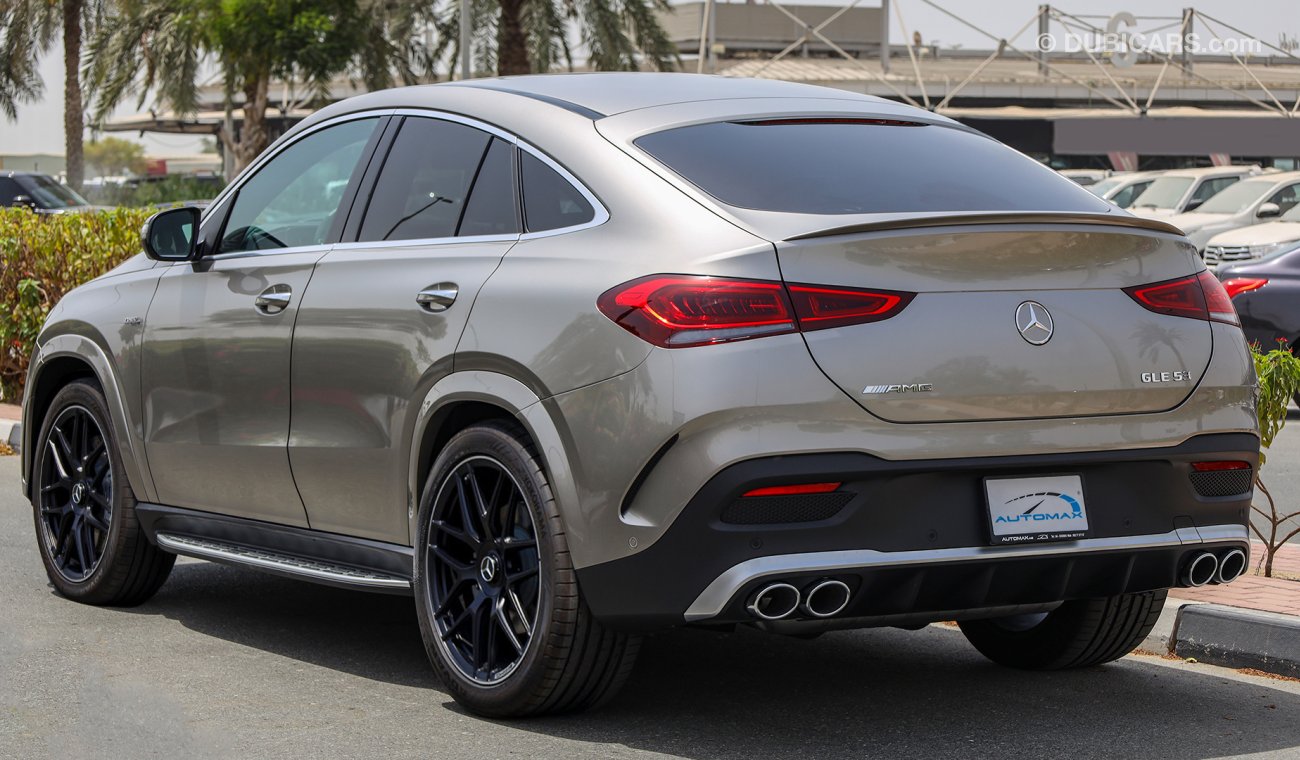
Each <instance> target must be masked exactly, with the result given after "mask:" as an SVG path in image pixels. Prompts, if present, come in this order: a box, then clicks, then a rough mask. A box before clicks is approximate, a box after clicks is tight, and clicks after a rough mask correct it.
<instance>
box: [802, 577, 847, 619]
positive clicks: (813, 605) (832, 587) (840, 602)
mask: <svg viewBox="0 0 1300 760" xmlns="http://www.w3.org/2000/svg"><path fill="white" fill-rule="evenodd" d="M849 595H850V594H849V587H848V586H847V585H846V584H845V583H844V582H843V581H836V580H826V581H821V582H819V583H816V584H814V585H813V587H812V588H810V589H808V593H806V594H804V598H803V606H802V609H803V612H804V614H805V615H807V616H808V617H815V618H828V617H831V616H832V615H838V614H840V613H841V612H843V611H844V608H845V607H847V606H849Z"/></svg>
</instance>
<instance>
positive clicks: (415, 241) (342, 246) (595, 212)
mask: <svg viewBox="0 0 1300 760" xmlns="http://www.w3.org/2000/svg"><path fill="white" fill-rule="evenodd" d="M384 116H415V117H419V118H424V119H439V120H442V121H450V122H453V123H456V124H463V125H465V126H467V127H472V128H474V129H480V130H483V131H484V132H487V133H488V134H490V135H492V136H494V137H499V138H501V139H502V140H505V141H506V142H508V143H510V144H511V145H513V146H515V147H517V148H519V149H520V150H524V151H527V152H528V153H529V154H531V155H532V156H534V157H535V158H537V159H538V160H539V161H541V162H542V163H544V164H546V165H547V166H549V167H550V168H551V169H553V170H554V171H555V172H556V173H557V174H559V175H560V176H561V177H563V178H564V180H565V181H566V182H568V183H569V184H570V185H572V186H573V188H574V189H575V190H577V191H578V194H579V195H581V196H582V197H583V198H585V199H586V200H587V202H588V203H590V204H591V208H592V218H591V220H590V221H588V222H584V223H582V224H575V225H571V226H568V227H557V228H556V229H553V230H542V231H540V232H520V233H519V234H508V235H465V236H462V237H454V236H453V237H438V238H411V239H407V240H376V241H372V242H361V241H352V242H346V243H344V242H339V243H335V244H333V245H329V244H324V245H321V246H297V247H296V248H293V249H289V248H273V249H268V250H265V251H229V252H227V253H221V254H213V255H211V256H204V257H203V258H204V259H206V260H212V261H220V260H222V259H224V258H228V257H229V258H233V257H234V256H235V255H236V254H238V255H241V256H266V255H271V254H272V252H274V253H289V252H294V253H298V252H307V251H309V250H311V249H316V248H325V249H329V250H354V249H361V248H395V247H408V246H421V245H445V244H447V243H452V242H465V243H495V242H505V241H509V240H518V241H522V240H536V239H539V238H546V237H552V236H555V235H567V234H569V233H570V232H579V231H581V230H586V229H591V228H592V227H599V226H600V225H602V224H604V223H605V222H608V221H609V218H610V214H609V210H608V209H606V208H605V204H603V203H601V202H600V199H599V198H597V197H596V195H595V193H593V192H591V190H589V189H588V188H587V186H586V185H585V184H583V183H582V181H580V180H579V179H578V178H577V177H575V176H573V173H572V172H570V171H569V170H568V169H566V168H564V167H563V166H562V165H560V163H559V162H557V161H555V159H553V158H551V157H550V156H548V155H546V154H545V153H543V152H542V151H541V150H539V149H538V148H536V147H534V146H533V145H531V144H529V143H527V142H525V141H523V140H521V139H519V137H518V136H517V135H514V134H511V133H510V132H507V131H505V130H504V129H501V128H500V127H497V126H494V125H492V124H489V123H487V122H485V121H480V120H478V119H474V118H470V117H468V116H462V115H460V114H456V113H450V112H448V111H440V110H438V109H435V108H409V107H407V108H384V109H376V110H370V111H358V112H356V113H349V114H342V115H340V116H336V117H334V118H332V119H327V120H325V121H322V122H321V123H319V124H313V125H312V126H310V127H308V128H306V129H304V130H303V131H302V132H300V133H298V134H296V135H294V136H293V139H292V140H288V141H285V142H284V144H282V145H279V146H272V147H274V148H275V150H270V149H268V150H267V151H265V152H263V154H262V155H261V156H259V157H258V158H257V160H256V161H254V162H253V163H251V164H249V165H248V166H247V167H245V168H244V170H243V171H242V172H240V173H239V176H237V177H236V178H235V181H234V182H231V183H230V184H229V185H227V186H226V188H225V189H224V190H222V191H221V192H220V193H219V194H217V197H216V198H213V199H212V202H211V203H210V204H208V207H207V209H205V210H204V214H203V216H202V217H200V219H199V226H200V227H202V226H203V223H204V222H206V221H207V220H208V212H209V211H212V210H214V209H216V208H218V207H219V206H220V205H221V204H222V203H223V202H225V200H226V199H227V197H228V196H230V195H231V194H233V193H234V192H236V191H237V190H238V189H239V188H241V187H243V186H244V184H245V183H247V182H248V180H249V179H251V178H252V177H253V176H254V175H255V174H257V172H258V171H260V170H261V168H262V166H263V165H264V164H265V163H266V162H268V161H270V160H271V159H273V158H275V157H276V156H278V155H279V154H280V153H281V152H283V151H284V150H285V149H286V148H288V147H289V146H290V145H294V144H296V143H297V142H298V141H299V140H302V139H303V138H305V137H307V136H308V135H311V134H314V133H316V132H319V131H320V130H322V129H326V128H327V127H332V126H335V125H338V124H342V123H343V122H347V121H355V120H357V119H370V118H381V117H384ZM390 149H391V146H390ZM376 179H378V177H376ZM518 179H519V180H520V183H521V187H520V188H519V189H520V202H521V204H522V199H523V194H522V177H519V178H518ZM519 212H520V221H521V222H522V221H523V216H524V213H523V208H522V206H521V208H520V209H519Z"/></svg>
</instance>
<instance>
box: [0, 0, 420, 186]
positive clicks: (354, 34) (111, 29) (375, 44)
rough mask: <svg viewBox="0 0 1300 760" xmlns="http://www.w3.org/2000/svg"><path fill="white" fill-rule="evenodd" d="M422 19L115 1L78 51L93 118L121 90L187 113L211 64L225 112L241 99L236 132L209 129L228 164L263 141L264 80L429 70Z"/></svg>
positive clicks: (306, 81) (377, 3)
mask: <svg viewBox="0 0 1300 760" xmlns="http://www.w3.org/2000/svg"><path fill="white" fill-rule="evenodd" d="M4 1H5V0H0V2H4ZM432 21H433V19H432V12H431V11H429V10H425V6H424V5H420V4H414V3H410V2H408V1H407V0H118V12H117V14H115V15H114V16H113V17H112V18H111V19H109V20H108V21H107V22H105V23H104V24H103V25H102V26H101V27H100V29H99V31H98V32H97V33H96V34H95V36H94V37H93V38H92V39H91V43H90V47H89V49H88V56H87V58H88V62H87V66H86V74H87V77H86V79H87V86H88V87H89V89H90V91H91V92H92V94H93V95H94V97H95V112H94V118H95V120H96V121H100V120H102V119H103V118H104V117H106V116H107V115H108V113H109V112H111V111H112V109H113V108H115V107H116V106H117V105H118V104H119V103H121V102H122V101H123V100H125V99H127V98H128V97H130V96H131V95H136V97H137V101H138V102H137V107H143V106H144V105H145V103H146V102H149V101H150V95H152V96H153V101H152V104H153V105H156V106H159V107H161V108H163V109H165V110H171V111H174V112H176V113H178V114H192V113H194V112H195V111H196V110H197V107H198V98H199V78H200V74H201V72H204V71H211V70H213V69H215V70H218V71H220V72H221V75H222V78H223V81H224V83H225V89H226V92H225V102H226V106H227V111H229V110H230V109H232V108H233V107H234V102H235V98H236V95H241V96H242V105H241V107H242V109H243V121H242V124H241V126H240V128H239V130H238V132H237V133H235V132H234V131H233V130H227V129H226V128H225V127H222V128H220V129H219V131H218V132H217V137H218V139H220V141H221V142H222V145H223V146H224V147H225V149H226V150H227V151H228V152H229V153H230V155H232V156H233V158H234V164H235V169H236V171H238V170H240V169H242V168H243V167H245V166H247V165H248V164H249V163H250V162H251V161H252V160H253V159H254V158H256V157H257V155H258V154H259V153H261V152H262V151H263V150H264V149H265V148H266V147H267V145H269V144H270V142H271V137H272V135H271V133H270V130H269V128H268V124H267V119H266V111H267V107H268V105H269V104H270V96H269V93H270V84H271V81H272V79H280V80H283V81H287V82H295V83H301V84H303V85H305V87H306V88H307V90H308V92H309V93H312V94H313V95H314V96H315V98H316V99H317V100H322V99H324V97H325V96H326V94H327V90H328V87H329V84H330V82H331V81H332V80H333V78H334V77H336V76H338V75H340V74H345V73H346V74H353V75H355V76H356V77H357V78H359V79H360V80H361V81H362V82H363V83H364V84H365V85H366V86H367V87H368V88H370V89H380V88H383V87H390V86H392V85H393V83H394V81H396V80H400V81H402V82H414V81H416V80H417V79H418V78H419V76H420V73H421V69H424V70H428V69H429V68H430V67H431V63H430V59H429V57H428V55H427V54H426V53H425V50H424V46H423V44H422V43H421V42H420V41H419V38H418V35H417V34H416V31H417V30H418V29H420V28H422V27H423V25H427V24H430V23H432Z"/></svg>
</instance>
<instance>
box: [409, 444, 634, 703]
mask: <svg viewBox="0 0 1300 760" xmlns="http://www.w3.org/2000/svg"><path fill="white" fill-rule="evenodd" d="M509 488H513V489H514V491H513V492H511V494H510V495H508V496H502V495H501V494H502V493H504V492H505V489H509ZM469 505H478V507H479V508H478V509H474V508H472V507H471V506H469ZM512 505H513V506H512ZM471 509H473V511H475V512H477V514H478V517H477V518H476V517H474V516H473V514H472V513H471ZM484 514H488V515H490V516H491V517H490V518H488V519H484V518H483V515H484ZM416 535H417V536H418V539H417V541H416V550H415V565H414V588H415V598H416V611H417V614H418V617H419V622H420V633H421V635H422V636H423V639H424V645H425V650H426V651H427V653H428V656H429V660H430V662H431V663H432V664H433V668H434V670H435V671H436V672H437V673H438V676H439V677H440V678H441V679H442V682H443V684H444V685H445V686H446V688H447V690H448V691H449V692H450V693H451V696H452V697H453V698H454V699H455V700H456V701H457V702H458V703H459V704H460V705H462V706H463V707H465V708H466V709H467V710H469V711H471V712H473V713H476V714H478V715H483V716H487V717H494V718H513V717H523V716H528V715H538V714H544V713H561V712H573V711H579V710H586V709H590V708H593V707H597V706H599V705H601V704H603V703H604V702H606V701H607V700H609V699H610V698H612V697H613V696H614V694H615V693H616V692H617V691H618V690H619V688H620V687H621V686H622V684H623V682H624V681H626V680H627V677H628V675H629V674H630V673H631V670H632V666H633V664H634V662H635V660H636V655H637V650H638V648H639V646H640V640H639V638H638V637H636V636H632V635H629V634H626V633H622V632H618V631H612V630H609V629H607V628H605V627H604V626H603V625H601V624H600V622H599V621H597V620H596V619H595V618H594V616H593V615H592V613H591V611H590V610H589V609H588V608H587V604H586V602H585V601H584V600H583V598H582V593H581V591H580V589H579V588H578V583H577V579H576V576H575V574H574V569H573V564H572V559H571V557H570V554H569V548H568V543H567V540H566V536H565V531H564V521H563V519H562V518H561V516H560V514H559V511H558V509H557V508H556V504H555V499H554V497H553V496H552V493H551V488H550V484H549V483H548V481H547V477H546V474H545V472H544V471H543V469H542V467H541V462H540V458H539V457H538V456H537V453H536V451H535V450H534V448H533V446H532V444H531V442H530V441H529V438H528V436H527V434H526V433H525V432H524V431H523V430H522V429H521V428H520V427H519V426H518V425H515V424H512V423H510V422H504V421H489V422H484V423H481V424H478V425H474V426H472V427H469V428H466V429H465V430H463V431H461V432H459V433H457V434H456V435H455V436H453V437H452V438H451V440H450V441H448V443H447V445H446V446H445V447H444V448H443V449H442V451H441V452H440V453H439V455H438V457H437V460H436V461H435V462H434V464H433V466H432V467H431V469H430V471H429V475H428V478H427V480H426V483H425V487H424V492H423V495H422V498H421V501H420V509H419V514H418V517H417V533H416ZM530 616H531V620H529V617H530ZM520 639H522V641H521V640H520Z"/></svg>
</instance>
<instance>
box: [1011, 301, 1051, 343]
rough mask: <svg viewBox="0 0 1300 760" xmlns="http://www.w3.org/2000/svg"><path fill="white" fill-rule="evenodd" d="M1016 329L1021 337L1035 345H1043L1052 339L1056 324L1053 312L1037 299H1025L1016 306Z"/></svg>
mask: <svg viewBox="0 0 1300 760" xmlns="http://www.w3.org/2000/svg"><path fill="white" fill-rule="evenodd" d="M1016 329H1017V330H1019V331H1020V337H1022V338H1024V339H1025V340H1026V341H1028V342H1029V343H1032V344H1033V345H1035V346H1041V345H1043V344H1044V343H1046V342H1047V341H1049V340H1051V339H1052V333H1053V332H1054V331H1055V330H1056V325H1054V324H1053V323H1052V313H1051V312H1049V311H1048V310H1047V307H1045V306H1043V305H1042V304H1041V303H1038V302H1037V301H1025V302H1024V303H1022V304H1020V306H1019V307H1017V308H1016Z"/></svg>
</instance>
